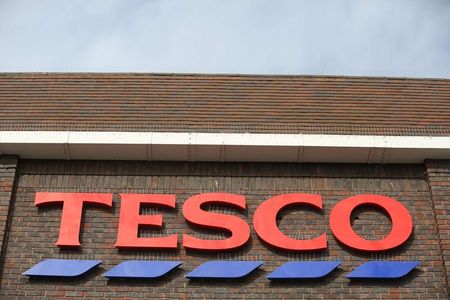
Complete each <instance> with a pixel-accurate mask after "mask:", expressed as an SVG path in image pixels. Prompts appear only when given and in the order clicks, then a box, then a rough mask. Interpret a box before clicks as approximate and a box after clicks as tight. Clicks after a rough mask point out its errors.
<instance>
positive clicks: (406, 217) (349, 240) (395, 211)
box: [330, 195, 413, 251]
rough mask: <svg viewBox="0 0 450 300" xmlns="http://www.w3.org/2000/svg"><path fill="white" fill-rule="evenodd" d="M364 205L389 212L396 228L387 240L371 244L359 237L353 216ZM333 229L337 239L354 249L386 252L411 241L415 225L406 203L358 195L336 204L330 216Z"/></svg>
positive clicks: (382, 197)
mask: <svg viewBox="0 0 450 300" xmlns="http://www.w3.org/2000/svg"><path fill="white" fill-rule="evenodd" d="M360 205H373V206H377V207H380V208H382V209H383V210H385V211H386V212H387V213H388V215H389V217H390V219H391V221H392V229H391V232H390V233H389V235H388V236H387V237H385V238H384V239H382V240H376V241H370V240H366V239H363V238H361V237H360V236H359V235H357V234H356V232H355V231H354V230H353V228H352V224H351V223H350V215H351V214H352V211H353V210H354V209H355V208H356V207H358V206H360ZM330 227H331V231H332V232H333V235H334V236H335V237H336V239H337V240H339V241H340V242H341V243H343V244H344V245H347V246H349V247H351V248H353V249H357V250H363V251H385V250H390V249H393V248H395V247H398V246H400V245H401V244H403V243H404V242H405V241H406V240H407V239H408V238H409V236H410V235H411V233H412V229H413V222H412V218H411V215H410V214H409V212H408V210H407V209H406V208H405V207H404V206H403V204H401V203H400V202H398V201H396V200H394V199H392V198H389V197H385V196H379V195H358V196H354V197H350V198H347V199H344V200H342V201H340V202H339V203H337V204H336V206H335V207H334V208H333V210H332V211H331V214H330Z"/></svg>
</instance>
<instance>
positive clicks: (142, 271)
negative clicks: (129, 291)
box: [103, 260, 181, 279]
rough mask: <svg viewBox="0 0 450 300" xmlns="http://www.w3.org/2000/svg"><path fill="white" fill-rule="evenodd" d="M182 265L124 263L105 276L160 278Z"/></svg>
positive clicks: (144, 262) (166, 262)
mask: <svg viewBox="0 0 450 300" xmlns="http://www.w3.org/2000/svg"><path fill="white" fill-rule="evenodd" d="M180 265H181V262H180V261H145V260H128V261H124V262H122V263H120V264H118V265H117V266H115V267H113V268H112V269H111V270H109V271H108V272H106V273H105V274H103V276H105V277H107V278H149V279H151V278H159V277H162V276H164V275H166V274H167V273H169V272H170V271H172V270H173V269H175V268H178V267H179V266H180Z"/></svg>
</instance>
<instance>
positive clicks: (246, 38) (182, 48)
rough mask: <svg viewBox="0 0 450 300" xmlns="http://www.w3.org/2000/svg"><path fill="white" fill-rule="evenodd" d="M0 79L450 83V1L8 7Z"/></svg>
mask: <svg viewBox="0 0 450 300" xmlns="http://www.w3.org/2000/svg"><path fill="white" fill-rule="evenodd" d="M0 71H3V72H5V71H104V72H111V71H119V72H183V73H264V74H334V75H367V76H406V77H444V78H450V1H449V0H420V1H419V0H395V1H394V0H367V1H363V0H340V1H339V0H310V1H303V0H276V1H275V0H227V1H223V0H70V1H61V0H39V1H36V0H0Z"/></svg>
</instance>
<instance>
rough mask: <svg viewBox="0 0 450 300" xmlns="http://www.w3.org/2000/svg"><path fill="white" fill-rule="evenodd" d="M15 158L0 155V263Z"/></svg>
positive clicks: (12, 187)
mask: <svg viewBox="0 0 450 300" xmlns="http://www.w3.org/2000/svg"><path fill="white" fill-rule="evenodd" d="M16 167H17V158H16V157H12V156H1V155H0V262H1V260H2V259H3V256H4V252H5V250H6V249H5V247H6V245H5V239H6V230H7V224H8V213H9V211H10V204H11V196H12V193H13V189H14V178H15V175H16Z"/></svg>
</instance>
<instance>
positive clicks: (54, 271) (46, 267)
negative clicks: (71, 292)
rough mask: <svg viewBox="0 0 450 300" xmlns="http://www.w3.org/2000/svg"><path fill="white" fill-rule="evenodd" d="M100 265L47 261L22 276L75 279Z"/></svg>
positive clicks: (98, 262)
mask: <svg viewBox="0 0 450 300" xmlns="http://www.w3.org/2000/svg"><path fill="white" fill-rule="evenodd" d="M101 263H102V261H101V260H80V259H47V260H44V261H41V262H40V263H38V264H36V265H34V266H33V267H31V268H30V269H28V270H27V271H25V272H24V273H22V274H23V275H26V276H29V277H40V276H45V277H77V276H81V275H83V274H86V273H87V272H88V271H89V270H91V269H93V268H95V267H97V266H98V265H100V264H101Z"/></svg>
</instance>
